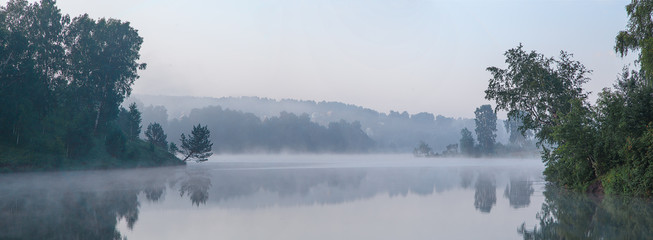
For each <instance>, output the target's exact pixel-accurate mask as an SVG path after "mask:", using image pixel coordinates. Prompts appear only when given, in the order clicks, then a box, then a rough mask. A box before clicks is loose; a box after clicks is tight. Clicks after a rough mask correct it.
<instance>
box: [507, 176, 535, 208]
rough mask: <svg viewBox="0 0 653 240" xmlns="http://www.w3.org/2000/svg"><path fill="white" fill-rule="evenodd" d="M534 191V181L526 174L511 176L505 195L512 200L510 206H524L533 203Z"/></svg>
mask: <svg viewBox="0 0 653 240" xmlns="http://www.w3.org/2000/svg"><path fill="white" fill-rule="evenodd" d="M534 191H535V189H533V182H532V181H530V180H529V179H528V178H527V177H526V176H518V177H512V178H510V183H509V184H507V185H506V190H505V191H504V192H503V195H504V196H505V197H506V198H508V199H509V200H510V206H512V207H513V208H523V207H528V205H529V204H531V195H533V192H534Z"/></svg>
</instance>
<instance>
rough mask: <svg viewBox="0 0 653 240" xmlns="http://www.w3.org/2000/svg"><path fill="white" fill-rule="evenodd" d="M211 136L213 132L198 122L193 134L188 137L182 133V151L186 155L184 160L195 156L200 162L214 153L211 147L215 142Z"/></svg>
mask: <svg viewBox="0 0 653 240" xmlns="http://www.w3.org/2000/svg"><path fill="white" fill-rule="evenodd" d="M210 137H211V132H210V131H209V129H208V128H207V126H203V127H202V125H200V124H197V126H193V131H192V132H191V134H190V135H189V136H188V138H187V137H186V135H184V134H183V133H182V134H181V153H182V154H183V155H184V156H185V157H184V159H183V161H184V162H185V161H186V160H188V159H190V158H194V159H195V160H196V161H198V162H203V161H206V160H208V157H210V156H211V155H212V154H213V153H212V152H211V147H212V146H213V143H211V141H210V140H209V138H210Z"/></svg>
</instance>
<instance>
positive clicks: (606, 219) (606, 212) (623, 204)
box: [519, 186, 653, 239]
mask: <svg viewBox="0 0 653 240" xmlns="http://www.w3.org/2000/svg"><path fill="white" fill-rule="evenodd" d="M544 195H545V197H546V200H545V202H544V204H542V210H541V211H540V212H539V213H538V214H537V216H536V217H537V219H538V220H539V221H540V222H539V224H538V226H535V227H534V228H533V229H532V230H529V229H527V226H525V225H524V224H522V226H521V227H520V228H519V233H520V234H521V235H522V236H523V238H524V239H651V238H653V203H652V202H651V201H650V200H645V199H639V198H629V197H618V196H606V197H605V198H604V199H597V198H594V197H590V196H588V195H585V194H582V193H575V192H569V191H566V190H561V189H558V188H556V187H553V186H547V187H546V190H545V192H544Z"/></svg>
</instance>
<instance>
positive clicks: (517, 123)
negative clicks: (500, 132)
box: [503, 113, 533, 148]
mask: <svg viewBox="0 0 653 240" xmlns="http://www.w3.org/2000/svg"><path fill="white" fill-rule="evenodd" d="M523 115H525V113H519V114H514V115H513V116H512V117H508V120H506V121H504V122H503V125H504V128H505V129H506V133H508V136H509V137H508V141H509V142H510V144H513V145H517V146H519V147H522V148H523V147H525V145H526V144H528V143H529V139H531V138H532V137H533V131H531V130H525V129H523V126H524V123H523V121H522V118H523V117H522V116H523Z"/></svg>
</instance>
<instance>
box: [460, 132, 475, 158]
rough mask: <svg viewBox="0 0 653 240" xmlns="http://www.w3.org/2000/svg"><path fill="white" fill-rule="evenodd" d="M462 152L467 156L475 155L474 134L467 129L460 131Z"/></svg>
mask: <svg viewBox="0 0 653 240" xmlns="http://www.w3.org/2000/svg"><path fill="white" fill-rule="evenodd" d="M460 135H461V138H460V152H461V153H462V154H465V155H473V154H474V137H472V132H471V131H469V129H467V128H463V129H462V130H460Z"/></svg>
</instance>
